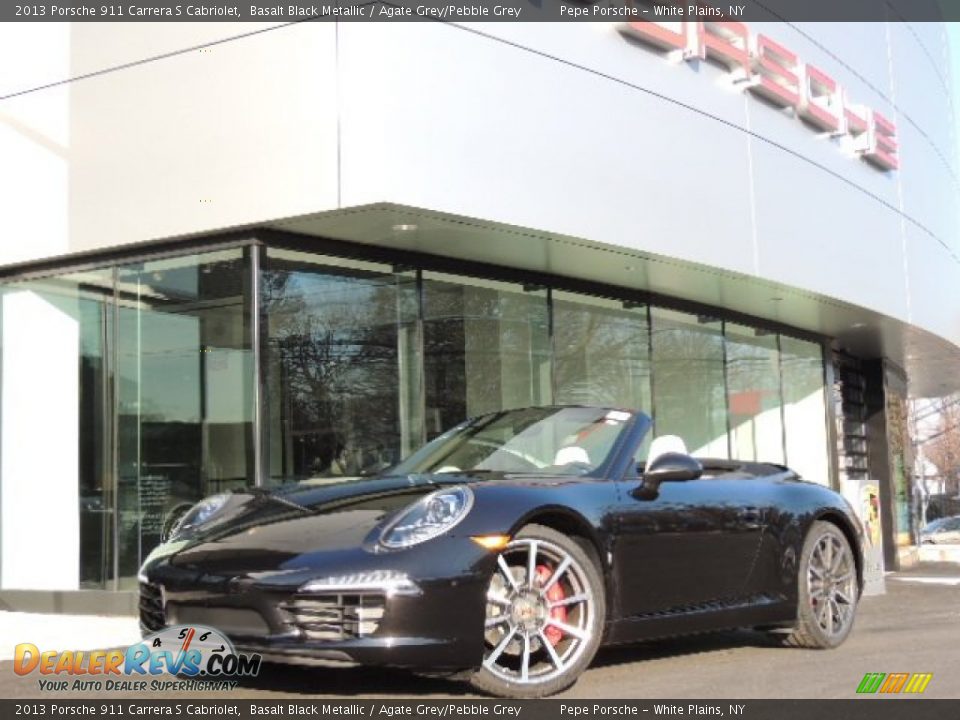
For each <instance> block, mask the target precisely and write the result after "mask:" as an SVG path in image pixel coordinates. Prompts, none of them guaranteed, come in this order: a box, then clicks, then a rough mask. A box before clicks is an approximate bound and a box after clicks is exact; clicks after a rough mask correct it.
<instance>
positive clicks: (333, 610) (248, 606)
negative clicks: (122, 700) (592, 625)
mask: <svg viewBox="0 0 960 720" xmlns="http://www.w3.org/2000/svg"><path fill="white" fill-rule="evenodd" d="M416 582H417V586H418V588H419V592H418V593H417V594H401V593H394V592H389V591H388V590H382V589H376V588H370V587H362V588H359V587H358V588H351V587H342V588H338V589H336V590H324V591H322V592H303V591H301V590H299V587H300V586H301V584H302V583H299V582H297V583H295V584H293V585H288V586H284V585H283V584H282V583H278V582H277V581H276V580H275V579H270V580H268V581H267V582H263V581H262V579H259V580H258V579H252V578H250V577H249V576H244V575H240V576H233V577H222V576H216V575H211V574H206V573H202V572H198V571H195V570H193V571H191V570H189V569H185V568H177V567H175V566H172V565H169V564H163V565H160V566H158V567H155V568H152V569H151V570H150V571H149V572H148V573H147V574H146V576H145V577H143V578H142V579H141V587H140V627H141V631H142V632H143V633H144V635H147V634H150V633H153V632H156V631H158V630H160V629H162V628H163V627H170V626H173V625H206V626H210V627H213V628H216V629H217V630H220V631H221V632H223V633H224V634H225V635H226V636H227V637H229V638H230V639H231V640H232V641H233V643H234V645H235V647H236V649H237V650H239V651H243V652H253V653H259V654H261V655H262V656H264V658H265V659H268V660H272V661H282V662H290V663H297V664H357V665H386V666H394V667H407V668H419V669H456V670H461V669H467V668H473V667H478V666H479V664H480V662H481V659H482V656H483V622H484V613H485V603H486V600H485V596H486V590H487V585H488V582H489V574H488V573H487V572H483V571H477V570H476V569H475V570H474V571H472V572H468V573H466V574H461V575H458V576H456V577H448V578H435V579H430V580H417V581H416Z"/></svg>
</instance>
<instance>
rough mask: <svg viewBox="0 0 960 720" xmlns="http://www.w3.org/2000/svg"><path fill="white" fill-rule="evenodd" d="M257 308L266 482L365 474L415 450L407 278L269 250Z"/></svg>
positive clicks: (417, 433) (414, 364) (411, 289)
mask: <svg viewBox="0 0 960 720" xmlns="http://www.w3.org/2000/svg"><path fill="white" fill-rule="evenodd" d="M261 302H262V306H261V313H262V317H263V318H264V319H263V334H264V343H265V351H264V354H263V362H264V363H266V373H267V401H266V407H267V416H268V417H267V418H266V427H267V432H268V434H269V435H268V452H269V468H270V477H271V478H272V479H273V480H275V481H276V480H284V479H303V478H311V477H335V476H354V475H363V474H370V473H375V472H377V471H379V470H382V469H384V468H386V467H389V466H390V465H393V464H395V463H396V462H397V461H399V460H400V459H401V457H404V456H405V455H406V454H408V453H409V452H410V451H411V450H413V449H414V448H416V447H417V446H419V445H420V444H421V442H422V431H421V428H422V419H421V418H422V410H421V408H422V400H421V397H420V395H421V394H420V390H419V387H420V383H419V378H420V369H419V361H418V354H419V345H420V342H419V337H418V335H417V332H418V328H417V288H416V275H415V274H413V273H396V274H395V273H394V272H393V271H392V269H391V268H390V266H388V265H380V264H376V263H366V262H358V261H351V260H343V259H338V258H331V257H326V256H317V255H309V254H305V253H296V252H290V251H284V250H274V249H269V250H268V252H267V257H266V262H265V264H264V268H263V273H262V281H261Z"/></svg>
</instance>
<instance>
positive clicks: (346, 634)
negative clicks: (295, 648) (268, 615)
mask: <svg viewBox="0 0 960 720" xmlns="http://www.w3.org/2000/svg"><path fill="white" fill-rule="evenodd" d="M385 604H386V603H385V601H384V596H383V595H381V594H378V593H364V594H362V595H357V594H353V595H346V594H336V593H330V594H322V595H296V596H295V597H294V598H293V600H292V601H291V602H289V603H286V604H284V605H282V606H281V607H282V608H283V609H284V610H285V611H286V612H288V613H290V616H291V622H292V623H293V625H294V626H296V627H297V628H298V629H299V630H300V632H302V633H303V635H304V637H306V638H307V639H308V640H321V641H326V642H336V641H339V640H352V639H356V638H362V637H367V636H369V635H372V634H373V633H375V632H376V631H377V628H378V627H379V626H380V621H381V620H382V619H383V611H384V606H385Z"/></svg>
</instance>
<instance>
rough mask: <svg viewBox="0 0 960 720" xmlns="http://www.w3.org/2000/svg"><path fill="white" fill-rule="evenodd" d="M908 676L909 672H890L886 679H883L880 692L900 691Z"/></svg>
mask: <svg viewBox="0 0 960 720" xmlns="http://www.w3.org/2000/svg"><path fill="white" fill-rule="evenodd" d="M908 677H910V675H909V673H890V674H889V675H887V679H886V680H884V681H883V685H881V686H880V692H882V693H898V692H900V690H902V689H903V686H904V685H906V683H907V678H908Z"/></svg>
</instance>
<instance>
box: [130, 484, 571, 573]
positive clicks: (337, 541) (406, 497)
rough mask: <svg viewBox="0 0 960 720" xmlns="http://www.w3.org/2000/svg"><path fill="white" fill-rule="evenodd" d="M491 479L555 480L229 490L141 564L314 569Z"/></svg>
mask: <svg viewBox="0 0 960 720" xmlns="http://www.w3.org/2000/svg"><path fill="white" fill-rule="evenodd" d="M494 480H499V481H506V482H508V483H509V482H511V481H515V482H517V483H518V484H523V485H529V484H537V485H540V484H544V483H552V482H557V481H558V480H559V479H558V478H546V477H543V478H540V477H531V476H523V477H522V479H521V478H514V477H513V476H509V475H505V474H501V473H484V474H482V475H476V476H474V475H470V474H461V473H449V474H448V473H443V474H430V475H426V474H425V475H402V476H395V475H393V476H391V475H385V476H378V477H374V478H359V479H329V480H323V481H308V482H305V483H299V484H297V485H291V486H284V487H281V488H277V489H275V490H269V491H268V490H251V491H246V492H240V493H234V494H232V495H231V496H230V497H229V499H228V501H227V504H226V505H225V506H224V508H223V509H222V510H220V511H219V512H218V513H217V515H216V516H215V517H214V518H213V519H212V520H211V521H210V522H209V523H208V524H207V525H205V526H203V527H201V528H198V529H196V530H194V531H192V532H190V533H188V534H185V535H184V536H183V537H178V538H175V539H174V540H173V541H171V542H169V543H167V544H166V545H164V546H161V547H160V548H158V549H157V550H156V551H155V552H154V554H152V555H151V557H150V558H148V560H147V563H145V567H149V566H151V565H152V564H153V563H154V562H156V561H160V560H163V561H165V562H167V563H169V564H170V565H173V566H176V567H180V568H185V569H192V570H199V571H203V572H208V573H215V574H218V575H219V574H236V573H249V572H257V571H269V570H276V569H293V568H296V567H302V566H306V565H310V564H312V563H313V562H314V560H315V558H316V556H317V555H318V554H320V553H323V554H324V555H325V557H326V558H327V559H328V560H330V559H334V560H335V559H336V556H337V555H338V554H339V555H342V556H343V557H347V556H348V555H353V554H355V553H356V552H357V551H358V550H359V549H361V548H364V547H366V548H368V549H372V546H373V544H374V543H375V542H376V537H377V535H376V533H374V530H376V529H377V528H379V527H381V526H382V525H384V524H385V523H386V522H387V521H389V519H390V518H392V517H393V516H394V515H395V514H396V513H397V512H398V511H400V510H402V509H403V508H405V507H407V506H408V505H410V504H411V503H413V502H415V501H416V500H418V499H419V498H421V497H422V496H424V495H426V494H427V493H429V492H432V491H433V490H436V489H439V488H441V487H444V486H450V485H475V484H477V483H486V482H490V481H494ZM566 480H569V478H566ZM498 484H500V483H498Z"/></svg>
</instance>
